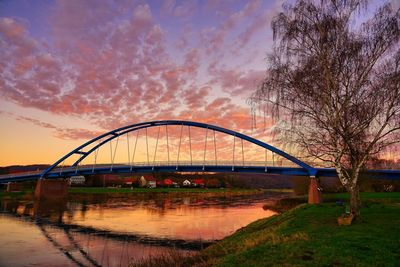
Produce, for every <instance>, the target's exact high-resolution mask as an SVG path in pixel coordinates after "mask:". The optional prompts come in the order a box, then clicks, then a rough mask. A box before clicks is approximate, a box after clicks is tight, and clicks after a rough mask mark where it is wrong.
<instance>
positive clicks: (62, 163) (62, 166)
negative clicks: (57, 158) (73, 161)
mask: <svg viewBox="0 0 400 267" xmlns="http://www.w3.org/2000/svg"><path fill="white" fill-rule="evenodd" d="M64 162H65V159H64V160H63V161H62V162H61V168H60V176H61V173H62V171H63V168H64Z"/></svg>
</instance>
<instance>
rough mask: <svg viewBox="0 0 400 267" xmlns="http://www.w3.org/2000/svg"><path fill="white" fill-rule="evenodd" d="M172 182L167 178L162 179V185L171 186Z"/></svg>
mask: <svg viewBox="0 0 400 267" xmlns="http://www.w3.org/2000/svg"><path fill="white" fill-rule="evenodd" d="M172 184H173V181H172V180H171V179H169V178H167V179H164V180H163V185H164V186H167V187H170V186H172Z"/></svg>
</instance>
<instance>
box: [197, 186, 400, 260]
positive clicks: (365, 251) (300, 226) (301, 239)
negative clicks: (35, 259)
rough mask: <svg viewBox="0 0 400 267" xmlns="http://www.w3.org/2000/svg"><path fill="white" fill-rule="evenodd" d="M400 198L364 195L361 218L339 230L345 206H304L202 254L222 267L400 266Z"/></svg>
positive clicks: (255, 225) (250, 227) (254, 225)
mask: <svg viewBox="0 0 400 267" xmlns="http://www.w3.org/2000/svg"><path fill="white" fill-rule="evenodd" d="M399 195H400V193H367V194H362V197H363V198H364V206H363V208H362V210H361V218H360V219H358V220H357V221H355V222H354V223H353V224H352V225H351V226H338V224H337V217H339V216H340V215H341V213H342V212H343V209H344V207H343V206H338V205H336V204H335V203H324V204H320V205H306V204H302V205H300V206H298V207H296V208H294V209H292V210H290V211H287V212H285V213H283V214H281V215H278V216H274V217H272V218H267V219H261V220H258V221H256V222H254V223H252V224H250V225H248V226H247V227H245V228H243V229H241V230H239V231H237V232H236V233H235V234H233V235H232V236H229V237H227V238H225V239H223V240H222V241H220V242H218V243H216V244H215V245H212V246H210V247H208V248H207V249H205V250H204V251H203V252H202V253H201V254H202V257H203V258H205V259H207V261H208V262H209V263H213V264H215V265H216V266H399V265H400V203H399V202H400V199H399ZM329 197H332V198H335V197H342V198H344V197H345V195H343V196H342V195H331V196H329ZM382 198H386V199H385V200H384V201H383V202H377V201H369V200H371V199H373V200H376V199H382Z"/></svg>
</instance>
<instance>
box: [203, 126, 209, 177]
mask: <svg viewBox="0 0 400 267" xmlns="http://www.w3.org/2000/svg"><path fill="white" fill-rule="evenodd" d="M207 134H208V128H206V140H205V141H204V156H203V171H204V169H205V165H206V153H207Z"/></svg>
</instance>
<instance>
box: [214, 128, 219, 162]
mask: <svg viewBox="0 0 400 267" xmlns="http://www.w3.org/2000/svg"><path fill="white" fill-rule="evenodd" d="M213 133H214V156H215V166H217V165H218V163H217V161H218V160H217V142H216V141H215V130H213Z"/></svg>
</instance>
